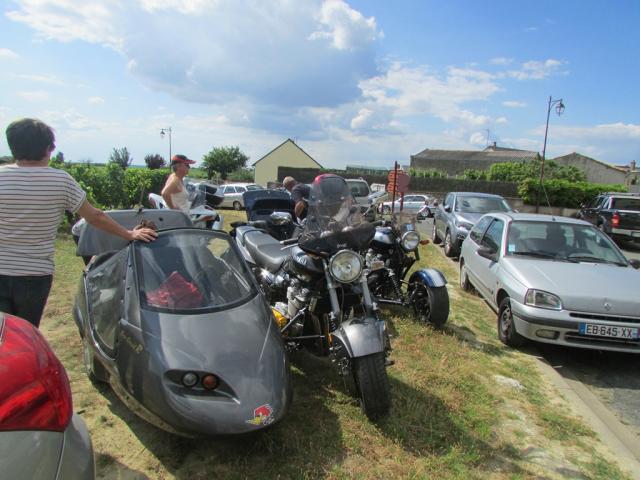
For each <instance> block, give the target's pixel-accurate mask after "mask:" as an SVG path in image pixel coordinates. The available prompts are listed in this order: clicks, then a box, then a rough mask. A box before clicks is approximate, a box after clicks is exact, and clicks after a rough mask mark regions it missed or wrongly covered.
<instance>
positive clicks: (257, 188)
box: [247, 185, 264, 192]
mask: <svg viewBox="0 0 640 480" xmlns="http://www.w3.org/2000/svg"><path fill="white" fill-rule="evenodd" d="M247 190H249V191H250V192H252V191H254V190H264V188H262V187H261V186H260V185H247Z"/></svg>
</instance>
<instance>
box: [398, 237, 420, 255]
mask: <svg viewBox="0 0 640 480" xmlns="http://www.w3.org/2000/svg"><path fill="white" fill-rule="evenodd" d="M419 244H420V234H419V233H418V232H405V233H404V234H403V235H402V239H401V240H400V245H402V248H404V249H405V250H406V251H408V252H410V251H411V250H415V249H416V248H418V245H419Z"/></svg>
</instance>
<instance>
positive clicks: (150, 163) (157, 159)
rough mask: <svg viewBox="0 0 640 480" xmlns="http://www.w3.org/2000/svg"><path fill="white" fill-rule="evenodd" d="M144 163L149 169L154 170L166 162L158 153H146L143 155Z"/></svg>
mask: <svg viewBox="0 0 640 480" xmlns="http://www.w3.org/2000/svg"><path fill="white" fill-rule="evenodd" d="M144 163H146V164H147V168H149V170H156V169H158V168H163V167H165V166H166V165H167V162H165V160H164V157H163V156H162V155H160V154H159V153H152V154H149V155H146V156H145V157H144Z"/></svg>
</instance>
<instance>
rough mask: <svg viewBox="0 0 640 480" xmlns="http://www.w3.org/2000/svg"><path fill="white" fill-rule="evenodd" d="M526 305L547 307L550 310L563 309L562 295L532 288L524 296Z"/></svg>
mask: <svg viewBox="0 0 640 480" xmlns="http://www.w3.org/2000/svg"><path fill="white" fill-rule="evenodd" d="M524 303H525V305H529V306H530V307H538V308H547V309H549V310H562V301H561V300H560V297H558V296H557V295H554V294H553V293H549V292H545V291H543V290H536V289H534V288H530V289H529V290H527V294H526V295H525V296H524Z"/></svg>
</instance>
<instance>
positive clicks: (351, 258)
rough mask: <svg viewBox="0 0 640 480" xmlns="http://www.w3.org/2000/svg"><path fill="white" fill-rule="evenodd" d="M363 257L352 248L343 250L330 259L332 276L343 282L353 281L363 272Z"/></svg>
mask: <svg viewBox="0 0 640 480" xmlns="http://www.w3.org/2000/svg"><path fill="white" fill-rule="evenodd" d="M362 263H363V262H362V257H361V256H360V255H358V254H357V253H356V252H352V251H351V250H341V251H340V252H338V253H336V254H335V255H334V256H333V257H331V260H329V272H330V273H331V276H332V277H333V278H335V279H336V280H337V281H339V282H342V283H351V282H353V281H354V280H355V279H357V278H358V277H359V276H360V274H361V273H362Z"/></svg>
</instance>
